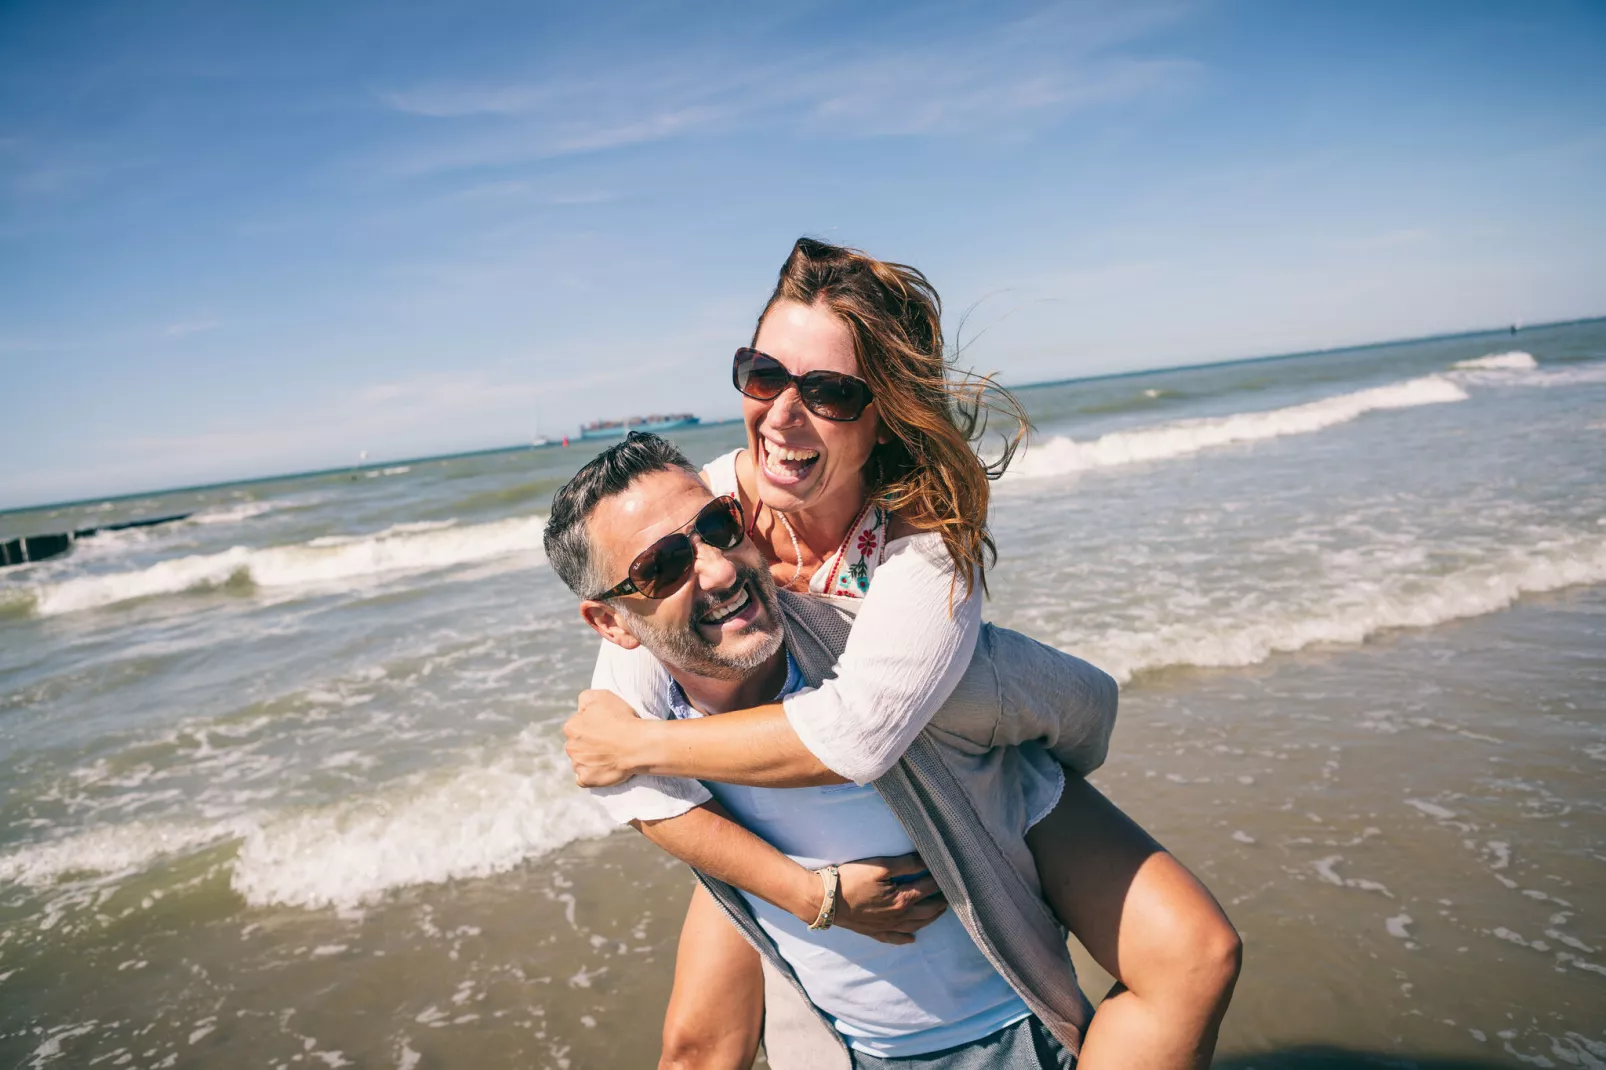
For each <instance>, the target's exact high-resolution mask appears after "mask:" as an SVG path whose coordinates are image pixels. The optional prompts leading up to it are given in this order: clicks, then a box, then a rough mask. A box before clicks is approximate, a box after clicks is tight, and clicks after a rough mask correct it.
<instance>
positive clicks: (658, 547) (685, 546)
mask: <svg viewBox="0 0 1606 1070" xmlns="http://www.w3.org/2000/svg"><path fill="white" fill-rule="evenodd" d="M688 533H694V534H696V536H697V537H698V538H699V539H701V540H702V541H703V542H705V543H707V544H708V545H709V546H712V547H713V548H714V549H716V550H732V549H735V548H736V546H737V544H739V543H740V542H741V541H742V536H743V534H744V529H743V526H742V503H741V502H739V501H737V500H736V499H735V498H733V497H731V496H730V495H729V494H727V495H725V496H724V497H722V498H715V499H714V500H713V501H711V502H709V503H708V504H707V505H705V506H703V507H702V508H701V509H699V510H698V511H697V515H696V516H694V517H692V518H691V522H690V523H688V524H686V525H685V526H684V527H682V528H681V529H680V530H679V531H677V532H675V533H674V534H673V535H665V536H664V537H663V538H661V539H659V540H658V541H657V542H655V543H653V544H652V545H651V546H649V547H647V548H646V549H645V550H643V551H641V553H639V554H637V555H636V559H635V560H634V561H632V562H630V571H629V573H628V575H627V576H626V578H625V579H623V580H621V581H620V582H619V583H618V584H617V585H616V586H613V587H610V588H608V589H607V590H606V591H603V592H602V593H601V594H599V595H597V601H599V602H605V601H607V600H608V599H610V598H617V597H619V596H620V595H626V594H642V595H646V596H647V597H648V598H668V597H669V596H670V595H672V594H674V593H675V591H676V589H677V588H679V587H680V585H681V584H682V583H684V582H685V581H686V577H687V576H688V575H689V574H690V573H691V569H692V566H693V565H694V564H696V563H697V547H696V546H694V545H692V541H691V534H688Z"/></svg>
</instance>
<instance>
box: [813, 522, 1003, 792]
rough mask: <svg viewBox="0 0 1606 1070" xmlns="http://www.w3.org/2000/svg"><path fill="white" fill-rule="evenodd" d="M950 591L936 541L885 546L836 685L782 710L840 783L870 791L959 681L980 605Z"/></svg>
mask: <svg viewBox="0 0 1606 1070" xmlns="http://www.w3.org/2000/svg"><path fill="white" fill-rule="evenodd" d="M953 581H954V572H953V566H952V563H951V561H950V559H949V557H948V554H947V551H946V549H945V548H944V546H943V542H942V538H941V536H939V535H937V534H935V533H931V532H926V533H922V534H919V535H911V536H907V537H905V538H902V539H895V540H893V541H892V542H891V543H889V544H888V546H887V556H886V558H885V560H883V561H882V562H881V563H880V564H879V565H877V566H876V570H875V575H874V578H873V579H872V581H871V583H870V590H869V591H868V593H866V595H865V597H864V601H863V604H862V605H861V606H860V608H859V612H858V615H857V617H856V618H855V619H854V623H853V631H852V633H851V635H850V637H849V639H848V645H847V648H846V649H845V650H844V651H843V652H842V657H841V658H840V659H839V660H838V661H837V667H836V676H835V677H833V678H832V679H829V680H827V681H825V683H823V684H821V685H820V686H819V687H817V688H813V689H811V690H808V691H801V692H798V693H797V694H795V695H793V696H791V697H789V698H787V699H785V700H784V702H783V705H784V706H785V708H786V719H787V721H788V722H789V723H790V724H791V725H792V730H793V731H795V732H796V733H797V734H798V738H799V739H801V740H802V741H803V745H804V746H805V747H807V748H808V749H809V750H810V751H811V752H812V753H813V754H814V756H815V757H816V758H818V759H820V761H821V762H823V763H824V764H825V765H826V766H827V767H829V768H830V769H831V771H832V772H834V773H836V774H837V775H838V776H843V777H846V778H847V779H849V780H852V781H854V782H856V783H859V784H868V783H869V782H870V781H872V780H875V779H876V778H877V777H879V776H881V774H883V773H885V772H886V771H887V770H888V769H891V768H892V766H893V765H894V764H896V763H897V761H898V759H899V758H900V757H902V756H903V752H904V750H905V749H907V748H908V746H909V744H910V743H911V742H912V741H913V740H914V738H915V736H917V735H919V734H920V731H921V729H923V728H925V727H926V724H927V722H929V721H930V720H931V717H932V715H933V714H934V713H936V712H937V710H938V709H939V708H940V707H941V706H942V704H943V703H944V702H946V701H948V696H949V695H951V694H952V693H953V690H954V687H955V686H956V685H957V684H958V683H959V678H960V677H961V676H963V675H964V674H965V670H966V669H967V668H968V667H969V665H970V659H971V656H972V654H974V653H975V650H976V635H977V632H978V631H979V630H980V628H981V595H980V593H979V591H978V590H976V589H973V590H971V591H970V592H969V593H968V594H967V592H966V590H965V587H964V585H963V584H962V583H961V584H959V585H957V586H956V585H955V584H954V582H953ZM950 597H951V598H952V601H953V605H952V609H951V611H950V605H949V602H950Z"/></svg>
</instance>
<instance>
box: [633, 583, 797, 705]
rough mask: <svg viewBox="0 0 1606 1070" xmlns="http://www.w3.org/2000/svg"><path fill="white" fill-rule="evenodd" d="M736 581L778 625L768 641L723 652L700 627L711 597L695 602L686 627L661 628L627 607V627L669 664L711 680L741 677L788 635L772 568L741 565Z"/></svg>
mask: <svg viewBox="0 0 1606 1070" xmlns="http://www.w3.org/2000/svg"><path fill="white" fill-rule="evenodd" d="M737 582H738V583H746V584H747V585H748V589H749V590H751V591H752V592H753V597H754V598H756V599H758V602H759V605H761V606H762V607H763V608H764V610H765V613H766V615H767V616H768V617H769V619H770V622H771V623H772V625H773V626H774V628H775V630H774V631H773V632H771V633H769V634H768V635H767V636H766V637H765V638H766V641H765V642H763V643H760V644H758V645H757V646H755V647H753V648H752V649H750V650H748V651H747V652H746V653H744V654H733V653H729V652H726V651H722V650H720V649H719V647H718V646H717V645H715V644H713V643H710V642H709V641H708V640H707V639H705V638H704V637H703V633H702V632H701V631H699V630H698V627H697V620H698V618H699V617H701V616H702V615H703V614H704V613H705V612H707V610H708V605H709V603H708V600H707V599H703V598H699V599H698V600H697V603H696V604H695V605H693V607H692V613H691V616H690V617H689V618H688V619H687V621H686V624H685V626H684V627H670V628H664V627H660V626H659V625H658V624H656V623H655V622H654V621H653V620H652V618H650V617H638V616H636V615H635V614H634V613H631V612H629V610H628V609H627V610H626V613H625V617H624V619H625V621H627V622H628V623H627V625H626V626H627V627H628V628H629V629H630V634H631V635H633V636H635V637H636V638H637V639H639V640H641V645H642V646H644V647H646V648H647V649H648V650H649V651H651V652H652V654H653V655H654V656H655V657H656V658H657V659H658V660H659V661H661V662H663V663H664V664H665V665H666V666H673V667H674V668H677V669H680V670H681V671H682V672H688V673H691V674H692V675H694V676H701V677H704V678H706V679H709V680H741V679H743V678H745V677H746V676H747V675H748V674H749V673H751V672H753V671H754V670H755V669H759V668H761V667H763V665H764V663H765V662H767V661H769V660H770V658H772V657H774V656H775V652H776V651H777V650H779V649H780V648H781V644H782V643H784V642H785V641H786V635H785V630H784V628H783V626H782V617H781V606H780V600H779V599H778V598H776V596H775V580H774V579H773V578H772V577H771V576H770V572H769V569H767V568H766V569H756V568H750V567H747V566H745V565H744V566H739V567H738V568H737Z"/></svg>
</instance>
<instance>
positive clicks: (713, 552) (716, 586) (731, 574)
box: [697, 539, 738, 592]
mask: <svg viewBox="0 0 1606 1070" xmlns="http://www.w3.org/2000/svg"><path fill="white" fill-rule="evenodd" d="M737 575H738V573H737V570H736V562H734V561H732V560H731V559H730V558H729V557H726V556H725V551H724V550H721V549H719V548H718V547H715V546H710V545H708V544H707V543H706V542H704V541H703V540H701V539H698V540H697V586H698V587H700V588H702V589H703V590H705V591H711V592H717V591H728V590H730V589H731V588H732V587H734V586H736V579H737Z"/></svg>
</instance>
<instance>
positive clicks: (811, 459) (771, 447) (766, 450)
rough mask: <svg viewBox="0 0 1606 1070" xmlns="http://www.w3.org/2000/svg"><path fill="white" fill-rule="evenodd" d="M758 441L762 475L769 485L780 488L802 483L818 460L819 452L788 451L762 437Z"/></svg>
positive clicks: (805, 450)
mask: <svg viewBox="0 0 1606 1070" xmlns="http://www.w3.org/2000/svg"><path fill="white" fill-rule="evenodd" d="M758 441H759V444H760V450H759V452H760V453H762V454H763V458H762V459H763V464H764V475H765V476H766V477H767V478H768V479H769V481H770V482H771V483H775V484H778V485H780V486H792V485H794V484H797V483H801V482H803V480H805V479H807V478H808V475H809V473H810V472H812V471H814V466H815V465H816V464H817V463H818V462H819V460H820V451H819V450H809V449H789V448H787V447H785V446H777V445H776V444H775V443H773V442H771V441H770V440H769V439H767V438H764V437H762V436H760V438H759V440H758Z"/></svg>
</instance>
